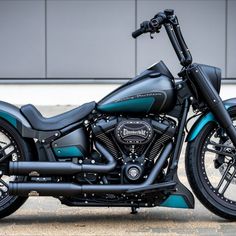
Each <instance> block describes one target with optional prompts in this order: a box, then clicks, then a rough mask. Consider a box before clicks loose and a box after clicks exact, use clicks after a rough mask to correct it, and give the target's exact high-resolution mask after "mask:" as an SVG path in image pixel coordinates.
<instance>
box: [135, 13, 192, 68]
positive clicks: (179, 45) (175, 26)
mask: <svg viewBox="0 0 236 236" xmlns="http://www.w3.org/2000/svg"><path fill="white" fill-rule="evenodd" d="M162 25H164V26H165V29H166V32H167V34H168V36H169V39H170V41H171V44H172V46H173V48H174V50H175V52H176V54H177V57H178V59H179V61H180V64H181V65H182V66H188V65H190V64H191V63H192V56H191V53H190V51H189V49H188V47H187V45H186V43H185V41H184V38H183V36H182V33H181V30H180V26H179V22H178V18H177V17H176V16H175V15H174V10H171V9H167V10H165V11H164V12H159V13H158V14H156V15H155V16H154V18H152V19H151V20H150V21H144V22H143V23H142V24H141V25H140V28H139V29H137V30H136V31H134V32H133V33H132V36H133V38H137V37H139V36H140V35H142V34H144V33H151V34H153V33H159V30H160V29H161V27H162Z"/></svg>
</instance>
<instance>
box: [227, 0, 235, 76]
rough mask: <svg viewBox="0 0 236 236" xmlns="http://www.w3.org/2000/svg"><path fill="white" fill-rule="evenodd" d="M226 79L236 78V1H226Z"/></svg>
mask: <svg viewBox="0 0 236 236" xmlns="http://www.w3.org/2000/svg"><path fill="white" fill-rule="evenodd" d="M227 32H228V36H227V39H228V45H227V49H228V50H227V55H228V58H227V62H228V66H227V72H228V73H227V77H229V78H236V1H235V0H229V1H228V29H227Z"/></svg>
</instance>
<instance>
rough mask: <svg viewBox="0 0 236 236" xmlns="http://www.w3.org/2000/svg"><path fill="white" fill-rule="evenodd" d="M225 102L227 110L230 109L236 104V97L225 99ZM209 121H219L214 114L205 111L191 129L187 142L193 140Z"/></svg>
mask: <svg viewBox="0 0 236 236" xmlns="http://www.w3.org/2000/svg"><path fill="white" fill-rule="evenodd" d="M223 103H224V106H225V108H226V110H228V109H229V108H230V107H233V106H236V98H231V99H228V100H225V101H223ZM209 122H217V121H216V120H215V117H214V115H213V114H212V113H211V112H208V113H205V114H203V115H202V116H200V117H199V118H198V119H197V121H196V122H195V123H194V125H193V126H192V128H191V129H190V131H189V133H188V136H187V138H186V141H187V142H191V141H193V140H194V139H195V138H196V137H197V136H198V134H199V133H200V132H201V130H202V129H203V128H204V126H205V125H206V124H208V123H209Z"/></svg>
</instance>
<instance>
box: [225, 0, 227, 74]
mask: <svg viewBox="0 0 236 236" xmlns="http://www.w3.org/2000/svg"><path fill="white" fill-rule="evenodd" d="M227 75H228V0H225V77H227Z"/></svg>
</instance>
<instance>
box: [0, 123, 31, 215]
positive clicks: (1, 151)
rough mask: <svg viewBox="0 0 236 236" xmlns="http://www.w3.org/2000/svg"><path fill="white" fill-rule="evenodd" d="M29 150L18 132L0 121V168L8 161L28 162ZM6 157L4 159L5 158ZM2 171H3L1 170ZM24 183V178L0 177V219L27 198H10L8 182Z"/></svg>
mask: <svg viewBox="0 0 236 236" xmlns="http://www.w3.org/2000/svg"><path fill="white" fill-rule="evenodd" d="M30 154H31V152H30V148H29V146H28V145H27V143H26V141H25V140H24V139H23V138H22V137H21V136H20V134H19V133H18V131H17V130H16V129H15V128H14V127H12V126H11V125H10V124H9V123H8V122H6V121H5V120H3V119H0V168H1V170H3V168H4V166H6V165H8V163H9V161H28V160H30ZM5 157H6V158H5ZM3 171H4V170H3ZM16 179H17V180H18V181H24V177H17V176H8V175H0V218H3V217H6V216H9V215H10V214H12V213H13V212H15V211H16V210H17V209H18V208H19V207H21V206H22V205H23V204H24V202H25V201H26V200H27V197H18V196H10V195H9V194H8V183H9V181H14V180H16Z"/></svg>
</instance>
